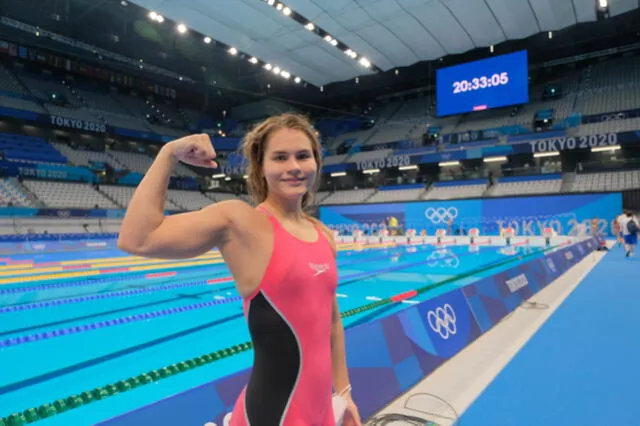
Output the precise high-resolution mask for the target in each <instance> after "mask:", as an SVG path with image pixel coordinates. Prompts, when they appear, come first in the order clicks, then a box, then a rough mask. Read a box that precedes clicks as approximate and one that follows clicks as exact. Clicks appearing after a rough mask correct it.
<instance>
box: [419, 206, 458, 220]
mask: <svg viewBox="0 0 640 426" xmlns="http://www.w3.org/2000/svg"><path fill="white" fill-rule="evenodd" d="M424 216H425V217H426V218H427V219H429V220H430V221H431V222H432V223H434V224H439V223H448V222H449V220H453V219H455V218H456V217H458V209H457V208H455V207H448V208H446V207H437V208H433V207H429V208H428V209H427V210H425V212H424Z"/></svg>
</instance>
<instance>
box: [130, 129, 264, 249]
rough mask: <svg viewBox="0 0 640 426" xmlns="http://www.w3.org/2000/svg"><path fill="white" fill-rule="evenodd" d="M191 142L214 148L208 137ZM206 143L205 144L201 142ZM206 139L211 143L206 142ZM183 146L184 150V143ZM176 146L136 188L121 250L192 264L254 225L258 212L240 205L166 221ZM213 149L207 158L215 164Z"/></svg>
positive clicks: (167, 150)
mask: <svg viewBox="0 0 640 426" xmlns="http://www.w3.org/2000/svg"><path fill="white" fill-rule="evenodd" d="M187 138H191V139H188V141H187V142H188V143H190V144H195V145H197V146H199V147H201V149H204V150H205V151H206V150H208V148H207V144H209V146H210V144H211V142H210V141H209V139H208V137H207V136H206V135H194V136H188V137H187ZM198 138H201V139H198ZM204 138H206V140H205V139H204ZM185 139H186V138H183V139H182V140H178V141H177V142H178V143H182V144H183V145H184V140H185ZM173 144H174V142H171V143H169V144H167V145H165V146H164V147H163V148H162V149H161V150H160V152H159V153H158V155H157V157H156V159H155V161H154V162H153V164H152V165H151V167H150V168H149V170H148V171H147V173H146V174H145V176H144V178H143V179H142V182H141V183H140V185H139V186H138V188H137V189H136V191H135V193H134V194H133V197H132V198H131V201H130V202H129V206H128V208H127V212H126V214H125V217H124V219H123V221H122V225H121V228H120V235H119V237H118V248H119V249H121V250H123V251H125V252H127V253H130V254H134V255H138V256H145V257H155V258H162V259H187V258H192V257H196V256H199V255H201V254H204V253H206V252H207V251H209V250H211V249H212V248H214V247H218V246H220V245H222V244H224V241H225V240H226V238H227V236H228V232H229V230H230V228H231V227H233V226H234V224H238V223H248V220H247V217H248V216H249V215H250V214H251V213H252V212H253V209H252V208H251V207H250V206H249V205H248V204H246V203H244V202H243V201H240V200H230V201H223V202H219V203H214V204H212V205H210V206H208V207H205V208H203V209H202V210H199V211H194V212H189V213H181V214H176V215H172V216H165V214H164V202H165V198H166V194H167V187H168V185H169V178H170V176H171V172H172V170H173V167H174V166H175V164H176V163H177V161H178V160H177V159H176V156H175V148H176V145H173ZM214 155H215V154H214V151H213V147H211V151H210V152H205V153H203V154H202V156H203V158H205V157H206V158H207V159H206V160H203V162H204V161H209V162H211V164H215V163H213V161H212V158H213V156H214Z"/></svg>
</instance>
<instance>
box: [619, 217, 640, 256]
mask: <svg viewBox="0 0 640 426" xmlns="http://www.w3.org/2000/svg"><path fill="white" fill-rule="evenodd" d="M618 222H619V223H620V229H621V230H622V234H623V235H624V249H625V257H633V256H635V248H636V245H637V244H638V232H639V231H640V228H639V227H638V223H639V222H638V218H637V217H636V216H634V214H633V212H631V210H626V211H625V212H624V214H623V215H622V216H621V217H620V218H619V219H618Z"/></svg>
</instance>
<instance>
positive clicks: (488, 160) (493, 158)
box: [482, 157, 507, 163]
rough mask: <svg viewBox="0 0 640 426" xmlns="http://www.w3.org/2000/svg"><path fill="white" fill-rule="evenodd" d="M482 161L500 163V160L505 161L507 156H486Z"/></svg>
mask: <svg viewBox="0 0 640 426" xmlns="http://www.w3.org/2000/svg"><path fill="white" fill-rule="evenodd" d="M482 161H483V162H484V163H500V162H502V161H507V157H487V158H483V159H482Z"/></svg>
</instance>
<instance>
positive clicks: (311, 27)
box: [304, 22, 316, 31]
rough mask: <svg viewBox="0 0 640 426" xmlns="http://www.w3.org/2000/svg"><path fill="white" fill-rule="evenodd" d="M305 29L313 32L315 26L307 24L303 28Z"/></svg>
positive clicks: (310, 23) (311, 23)
mask: <svg viewBox="0 0 640 426" xmlns="http://www.w3.org/2000/svg"><path fill="white" fill-rule="evenodd" d="M304 27H305V28H306V29H308V30H309V31H313V30H315V29H316V26H315V25H313V22H309V23H308V24H307V25H305V26H304Z"/></svg>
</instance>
